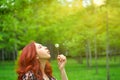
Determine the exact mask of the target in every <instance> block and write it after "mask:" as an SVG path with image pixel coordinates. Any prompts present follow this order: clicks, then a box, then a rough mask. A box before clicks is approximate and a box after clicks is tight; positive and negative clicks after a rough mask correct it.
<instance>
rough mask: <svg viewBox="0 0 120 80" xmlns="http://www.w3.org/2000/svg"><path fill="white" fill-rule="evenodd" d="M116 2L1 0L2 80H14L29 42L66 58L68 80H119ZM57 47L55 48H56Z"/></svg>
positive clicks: (119, 17) (119, 27)
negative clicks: (18, 59) (43, 46)
mask: <svg viewBox="0 0 120 80" xmlns="http://www.w3.org/2000/svg"><path fill="white" fill-rule="evenodd" d="M119 8H120V0H0V80H17V74H16V72H15V70H16V63H17V57H18V55H19V54H20V52H21V50H22V49H23V47H24V46H25V45H26V44H28V43H30V42H31V41H36V42H38V43H41V44H43V45H45V46H47V47H48V48H49V49H50V51H51V55H52V58H51V60H50V61H51V64H52V67H53V75H54V76H55V77H56V78H57V80H61V78H60V73H59V70H58V66H57V62H56V56H57V53H58V51H59V53H60V54H64V55H65V56H66V57H67V59H68V60H67V64H66V71H67V74H68V78H69V80H120V77H119V75H120V73H119V72H120V31H119V30H120V9H119ZM55 44H59V48H56V47H55Z"/></svg>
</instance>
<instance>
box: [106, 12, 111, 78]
mask: <svg viewBox="0 0 120 80" xmlns="http://www.w3.org/2000/svg"><path fill="white" fill-rule="evenodd" d="M108 29H109V27H108V12H107V14H106V70H107V80H110V72H109V31H108Z"/></svg>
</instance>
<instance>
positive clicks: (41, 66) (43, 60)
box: [40, 59, 47, 76]
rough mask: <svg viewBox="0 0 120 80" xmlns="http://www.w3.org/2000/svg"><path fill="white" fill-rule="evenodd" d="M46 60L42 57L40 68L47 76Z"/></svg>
mask: <svg viewBox="0 0 120 80" xmlns="http://www.w3.org/2000/svg"><path fill="white" fill-rule="evenodd" d="M46 62H47V60H45V59H40V68H41V71H42V74H43V76H46V74H45V65H46Z"/></svg>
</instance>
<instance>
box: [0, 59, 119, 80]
mask: <svg viewBox="0 0 120 80" xmlns="http://www.w3.org/2000/svg"><path fill="white" fill-rule="evenodd" d="M105 63H106V60H105V59H104V58H103V59H99V60H98V65H99V66H98V74H96V70H95V68H96V67H95V60H93V61H92V64H93V65H92V67H91V68H87V67H86V60H85V59H84V61H83V64H79V63H78V62H77V61H75V60H73V59H68V61H67V64H66V67H65V68H66V72H67V75H68V78H69V80H106V64H105ZM51 64H52V67H53V75H54V76H55V78H57V80H61V79H60V72H59V69H58V66H57V62H56V61H52V62H51ZM119 75H120V62H119V60H117V61H116V62H114V61H113V60H112V61H110V80H120V77H119ZM0 80H17V75H16V73H15V63H14V62H11V61H5V62H0Z"/></svg>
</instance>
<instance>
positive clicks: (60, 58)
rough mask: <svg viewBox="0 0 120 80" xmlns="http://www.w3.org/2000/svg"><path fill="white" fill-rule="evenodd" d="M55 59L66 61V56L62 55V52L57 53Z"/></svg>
mask: <svg viewBox="0 0 120 80" xmlns="http://www.w3.org/2000/svg"><path fill="white" fill-rule="evenodd" d="M57 60H58V61H60V62H64V61H66V56H64V55H63V54H61V55H58V56H57Z"/></svg>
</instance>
